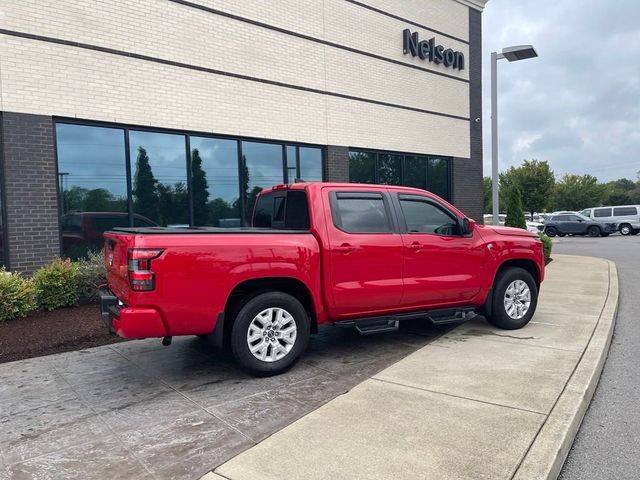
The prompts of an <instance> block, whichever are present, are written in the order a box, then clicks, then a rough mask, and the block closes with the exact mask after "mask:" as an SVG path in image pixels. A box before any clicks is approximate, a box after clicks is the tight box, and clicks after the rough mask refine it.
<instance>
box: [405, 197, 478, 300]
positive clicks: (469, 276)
mask: <svg viewBox="0 0 640 480" xmlns="http://www.w3.org/2000/svg"><path fill="white" fill-rule="evenodd" d="M394 204H395V205H396V209H397V210H398V220H399V223H400V231H401V232H402V241H403V246H404V256H403V261H404V295H403V297H402V302H401V305H402V307H415V308H425V309H426V308H434V307H436V308H437V307H441V306H442V307H446V306H454V305H455V306H462V305H465V304H466V303H468V302H469V301H470V300H472V299H473V297H474V296H476V295H477V294H478V293H479V292H480V289H481V286H482V284H483V281H482V280H483V275H486V274H487V272H484V273H483V267H484V265H485V259H486V252H485V251H484V248H485V247H484V246H483V242H482V239H481V238H480V234H479V233H478V232H471V234H468V235H463V234H462V232H461V226H460V220H459V219H458V218H457V216H456V215H455V214H454V213H453V212H451V211H450V210H449V209H448V208H447V207H446V206H445V205H443V204H441V203H440V202H438V201H437V200H436V199H435V198H432V197H427V196H421V195H415V194H410V195H406V194H397V195H394Z"/></svg>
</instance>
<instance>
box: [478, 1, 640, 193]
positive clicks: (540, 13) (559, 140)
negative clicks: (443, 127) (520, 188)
mask: <svg viewBox="0 0 640 480" xmlns="http://www.w3.org/2000/svg"><path fill="white" fill-rule="evenodd" d="M638 18H640V2H638V1H637V0H616V2H601V1H597V0H587V1H585V0H580V1H578V0H564V1H561V2H559V1H557V0H555V1H549V0H542V1H537V2H513V1H508V0H491V1H489V2H488V3H487V7H486V9H485V11H484V14H483V68H484V71H483V95H484V98H483V102H484V117H483V124H484V158H485V166H484V168H485V172H490V171H491V170H490V162H491V123H490V122H491V119H490V100H491V99H490V64H489V61H490V60H489V59H490V52H492V51H500V50H501V49H502V47H504V46H509V45H520V44H532V45H534V46H535V47H536V50H537V51H538V54H539V55H540V57H539V58H535V59H531V60H526V61H522V62H517V63H511V64H510V63H509V62H507V61H506V60H500V61H499V62H498V119H499V127H498V131H499V142H500V143H499V146H500V148H499V153H500V155H499V161H500V168H501V169H505V168H508V167H509V166H511V165H518V164H520V163H521V162H522V160H524V159H527V158H537V159H539V160H548V161H549V163H550V165H551V167H552V168H553V170H554V171H555V172H556V174H557V175H563V174H565V173H591V174H593V175H595V176H597V177H598V178H599V179H600V180H602V181H608V180H613V179H616V178H620V177H627V178H631V179H635V177H636V172H637V171H638V170H640V60H639V59H640V23H639V22H637V19H638Z"/></svg>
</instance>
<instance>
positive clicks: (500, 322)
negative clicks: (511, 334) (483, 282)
mask: <svg viewBox="0 0 640 480" xmlns="http://www.w3.org/2000/svg"><path fill="white" fill-rule="evenodd" d="M516 280H522V281H523V282H525V283H526V284H527V286H528V287H529V292H530V294H531V301H530V304H529V309H528V310H527V312H526V313H525V314H524V316H523V317H522V318H519V319H516V318H513V317H511V316H510V315H509V314H508V313H507V310H506V308H505V305H504V302H505V295H506V292H507V288H508V287H509V285H511V284H512V283H513V282H515V281H516ZM537 305H538V287H537V285H536V282H535V280H534V279H533V277H532V276H531V274H530V273H529V272H527V271H526V270H524V269H522V268H517V267H508V268H506V269H504V270H502V271H501V272H500V273H499V274H498V277H497V278H496V280H495V282H494V285H493V303H492V312H491V315H490V316H489V317H487V320H488V321H489V323H490V324H491V325H493V326H495V327H498V328H502V329H503V330H516V329H518V328H522V327H524V326H525V325H526V324H527V323H529V320H531V317H533V314H534V313H535V311H536V307H537Z"/></svg>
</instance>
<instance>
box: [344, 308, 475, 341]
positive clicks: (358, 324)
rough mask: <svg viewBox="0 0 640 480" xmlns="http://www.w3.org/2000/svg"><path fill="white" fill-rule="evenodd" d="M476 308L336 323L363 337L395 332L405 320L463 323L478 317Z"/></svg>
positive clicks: (451, 309) (400, 314) (435, 323)
mask: <svg viewBox="0 0 640 480" xmlns="http://www.w3.org/2000/svg"><path fill="white" fill-rule="evenodd" d="M475 310H476V307H459V308H445V309H440V310H427V311H423V312H411V313H399V314H397V315H389V316H384V317H366V318H359V319H356V320H345V321H341V322H335V323H334V325H335V326H336V327H342V328H355V329H356V330H357V331H358V333H360V334H361V335H371V334H374V333H383V332H395V331H396V330H398V328H399V323H400V322H401V321H403V320H417V319H427V320H429V321H430V322H431V323H432V324H433V325H445V324H451V323H462V322H466V321H467V320H471V319H472V318H474V317H475V316H476V313H475Z"/></svg>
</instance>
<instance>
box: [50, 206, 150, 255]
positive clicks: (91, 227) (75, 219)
mask: <svg viewBox="0 0 640 480" xmlns="http://www.w3.org/2000/svg"><path fill="white" fill-rule="evenodd" d="M60 223H61V226H62V248H63V250H64V251H65V252H69V251H72V250H73V249H74V248H93V249H96V250H98V249H100V248H102V245H103V243H104V238H103V237H102V234H103V233H104V232H106V231H107V230H113V229H114V228H116V227H127V226H129V214H128V213H126V212H71V213H67V214H65V215H62V217H61V222H60ZM133 224H134V225H135V226H137V227H153V226H157V223H155V222H153V221H151V220H149V219H148V218H147V217H144V216H142V215H138V214H137V213H135V214H134V215H133Z"/></svg>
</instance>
